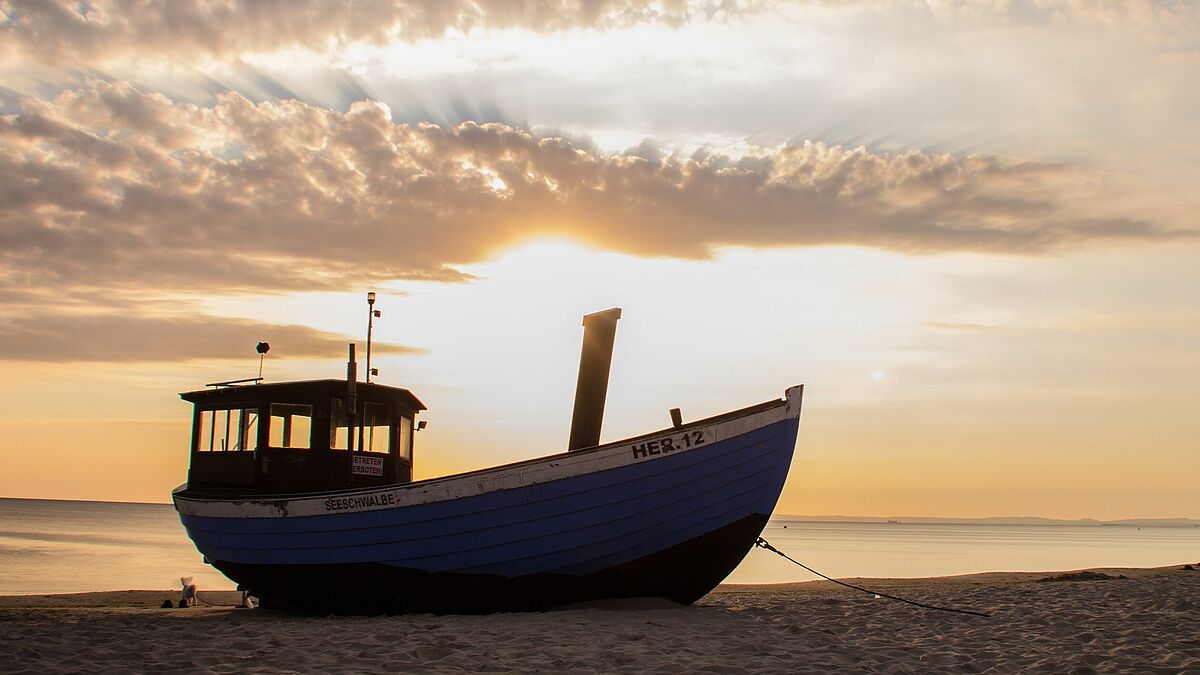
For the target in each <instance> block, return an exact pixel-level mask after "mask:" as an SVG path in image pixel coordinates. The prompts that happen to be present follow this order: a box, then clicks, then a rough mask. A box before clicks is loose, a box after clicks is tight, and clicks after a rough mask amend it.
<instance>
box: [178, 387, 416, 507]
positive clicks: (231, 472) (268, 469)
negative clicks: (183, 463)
mask: <svg viewBox="0 0 1200 675" xmlns="http://www.w3.org/2000/svg"><path fill="white" fill-rule="evenodd" d="M179 396H180V398H182V399H183V400H185V401H188V402H190V403H192V404H193V406H194V411H193V415H192V445H191V464H190V467H189V469H188V491H189V492H214V493H220V494H229V493H246V494H290V493H299V492H321V491H327V490H342V489H346V488H356V487H372V486H378V485H389V484H395V483H407V482H410V481H411V480H412V467H413V432H414V430H415V429H416V427H415V425H414V418H415V417H416V415H417V413H419V412H420V411H422V410H425V406H424V405H423V404H422V403H421V402H420V401H419V400H418V399H417V397H416V396H413V394H412V393H411V392H409V391H408V390H407V389H400V388H398V387H388V386H384V385H380V384H373V383H363V382H357V383H355V384H354V386H351V387H348V386H347V381H346V380H307V381H302V382H281V383H271V384H249V385H231V386H217V387H215V388H212V389H202V390H199V391H190V392H185V393H182V394H180V395H179Z"/></svg>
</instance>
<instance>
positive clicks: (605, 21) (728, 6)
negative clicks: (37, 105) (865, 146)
mask: <svg viewBox="0 0 1200 675" xmlns="http://www.w3.org/2000/svg"><path fill="white" fill-rule="evenodd" d="M758 4H761V3H759V2H755V1H754V0H748V1H741V2H730V1H728V0H725V1H716V0H655V1H645V0H349V1H348V2H325V1H324V0H290V1H288V2H256V1H254V0H228V1H226V2H219V3H214V2H207V1H206V0H149V1H146V2H137V3H133V2H119V1H113V0H107V1H106V0H93V1H92V2H87V3H78V2H73V1H71V0H5V2H3V3H0V11H3V15H2V21H0V42H2V43H4V44H6V45H7V46H6V47H5V48H0V57H2V56H3V54H4V50H5V49H7V50H8V52H9V56H10V58H24V59H32V60H36V61H40V62H44V63H57V64H65V63H71V62H79V61H83V62H88V63H91V64H93V65H94V64H95V63H96V62H97V61H111V60H114V59H121V58H130V57H137V56H147V55H152V56H155V57H156V58H162V57H164V56H167V57H173V58H175V59H180V60H188V59H195V58H196V57H197V56H209V57H217V58H221V57H229V56H236V55H238V54H244V53H262V52H271V51H276V50H281V49H289V48H300V49H310V50H314V51H323V50H324V49H326V48H328V47H334V46H339V45H344V44H347V43H353V42H370V43H384V42H387V41H389V40H392V39H397V38H399V39H408V40H414V39H419V38H431V37H438V36H441V35H443V34H444V33H445V32H446V31H448V30H452V29H458V30H470V29H472V28H476V27H484V28H509V27H522V28H528V29H531V30H536V31H555V30H564V29H569V28H576V27H594V28H609V27H620V26H628V25H632V24H635V23H642V22H663V23H666V24H669V25H678V24H680V23H683V22H685V21H688V20H691V19H692V18H695V17H701V18H712V17H720V16H729V15H733V14H737V13H741V12H743V11H746V10H747V8H748V7H751V6H755V5H758Z"/></svg>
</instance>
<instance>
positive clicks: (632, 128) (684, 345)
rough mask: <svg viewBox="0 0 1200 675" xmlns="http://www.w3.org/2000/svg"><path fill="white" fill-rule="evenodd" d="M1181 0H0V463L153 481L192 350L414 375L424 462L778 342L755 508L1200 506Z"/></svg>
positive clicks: (178, 439) (386, 377)
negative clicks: (349, 345)
mask: <svg viewBox="0 0 1200 675" xmlns="http://www.w3.org/2000/svg"><path fill="white" fill-rule="evenodd" d="M1197 81H1200V7H1198V6H1196V5H1194V4H1190V3H1170V2H1150V1H1146V2H1088V3H1082V2H1072V1H1070V0H1010V1H1004V0H996V1H989V2H982V1H981V2H963V3H944V2H922V1H919V0H909V1H904V2H867V1H865V0H864V1H862V2H857V1H853V0H847V1H845V2H789V3H775V2H745V3H715V2H690V1H686V0H668V1H667V2H654V3H644V2H638V1H636V0H610V1H602V2H579V1H571V0H566V1H563V0H558V1H551V0H546V1H538V0H526V1H524V2H516V3H513V2H491V1H489V0H470V1H466V0H464V1H455V2H424V1H422V0H408V1H406V2H396V3H388V2H350V3H336V4H335V3H324V2H316V1H315V0H314V1H312V2H296V3H290V4H288V5H286V7H285V6H283V5H271V4H260V3H253V2H240V1H236V0H235V1H233V2H228V3H222V4H220V5H215V4H211V3H205V2H201V1H200V0H195V1H190V0H184V1H177V2H151V3H149V4H148V5H147V6H145V7H141V8H140V9H138V10H136V11H135V10H133V9H131V6H130V5H128V4H126V3H120V2H92V3H82V4H80V3H74V2H69V3H68V2H62V3H56V2H22V1H18V0H0V298H2V299H3V304H2V305H0V359H2V360H3V364H0V367H2V368H3V372H4V377H3V387H2V388H0V496H10V497H46V498H68V499H110V500H132V501H166V500H167V499H168V493H169V490H170V489H171V488H172V487H173V486H174V485H176V484H177V483H179V482H181V481H182V480H183V479H184V476H185V472H186V459H187V458H186V448H185V443H186V439H187V437H188V425H189V423H190V416H189V406H188V405H187V404H184V403H182V402H181V401H179V399H178V397H177V393H178V392H180V391H185V390H191V389H197V388H200V387H201V386H202V385H203V383H205V382H211V381H215V380H223V379H233V378H237V377H246V376H250V375H253V374H255V373H256V372H257V366H258V361H257V355H256V354H255V353H254V345H255V343H256V342H257V341H259V340H267V341H269V342H270V343H271V345H272V351H271V353H270V356H269V358H268V362H267V376H268V378H270V379H274V380H281V379H291V378H305V377H339V376H341V375H342V374H343V373H344V362H343V361H344V353H345V343H346V342H347V341H351V340H354V341H357V342H359V343H360V344H361V343H362V342H363V335H362V334H363V332H364V329H365V325H364V324H365V318H366V317H365V316H364V314H365V310H366V307H365V302H364V301H363V293H364V292H365V291H366V290H368V289H372V290H375V291H377V292H378V293H379V298H380V299H379V304H378V307H379V308H380V309H381V310H382V311H383V316H382V317H381V318H380V319H379V320H378V322H377V325H376V330H375V337H376V340H377V345H376V346H377V349H378V351H377V353H376V354H377V355H376V357H375V361H376V362H375V363H373V365H378V367H379V368H380V369H381V371H382V372H381V376H380V378H379V380H380V381H382V382H385V383H389V384H396V385H399V386H405V387H408V388H410V389H412V390H413V391H414V393H416V394H417V395H418V396H419V397H420V398H421V399H422V400H423V401H424V402H425V403H426V404H427V405H428V406H429V408H430V410H429V411H428V412H427V413H425V414H424V415H423V418H424V419H427V420H428V421H429V423H430V426H429V428H428V429H427V430H425V431H423V432H421V434H419V435H418V436H417V443H418V446H417V462H418V464H417V475H418V477H431V476H435V475H441V474H444V473H449V472H455V471H460V470H466V469H473V468H479V467H484V466H489V465H493V464H500V463H505V462H509V461H514V460H517V459H524V458H529V457H534V456H538V455H542V454H547V453H550V452H557V451H560V450H562V449H563V448H564V446H565V442H566V437H567V432H568V427H569V419H570V408H571V404H572V400H573V390H574V385H575V373H576V367H577V364H578V357H579V343H580V338H581V332H582V328H581V327H580V321H579V320H580V317H581V316H582V315H583V314H585V313H588V312H592V311H596V310H600V309H604V308H607V307H612V306H620V307H622V308H624V315H623V318H622V320H621V322H620V324H619V326H618V331H617V344H616V353H615V357H614V366H613V373H612V379H611V381H610V386H609V396H608V408H607V414H606V419H605V427H604V429H605V430H604V436H603V437H604V439H606V440H612V439H616V438H619V437H621V436H624V435H628V434H634V433H640V432H642V431H644V430H646V429H647V428H659V427H661V426H663V425H665V423H666V421H667V419H668V418H667V410H668V409H669V408H672V407H680V408H682V409H683V412H684V415H685V417H691V418H697V417H700V416H706V415H710V414H716V413H719V412H723V411H725V410H729V409H733V408H737V407H741V406H744V405H749V404H751V403H756V402H759V401H762V400H766V399H768V398H773V397H777V396H780V395H782V393H783V390H784V388H786V387H787V386H789V385H792V384H796V383H801V382H803V383H805V384H806V386H807V388H806V392H805V411H804V416H803V418H802V423H801V433H800V441H799V444H798V447H797V452H796V459H795V462H794V463H793V466H792V471H791V474H790V477H789V480H788V484H787V486H786V488H785V490H784V493H783V496H782V498H781V501H780V505H779V508H778V512H780V513H791V514H808V515H824V514H842V515H877V516H887V515H895V516H905V515H907V516H966V517H975V516H1021V515H1036V516H1048V517H1063V518H1077V517H1096V518H1125V517H1192V518H1197V517H1200V500H1197V499H1196V497H1197V496H1198V492H1197V490H1196V488H1195V482H1196V481H1195V476H1197V475H1200V452H1198V451H1200V440H1198V439H1200V404H1198V403H1197V398H1196V396H1195V393H1194V390H1195V385H1194V383H1195V382H1196V381H1197V380H1198V379H1200V378H1198V376H1200V347H1198V346H1200V303H1197V298H1200V266H1198V265H1197V262H1198V261H1200V239H1198V238H1197V233H1198V232H1200V224H1198V223H1197V218H1196V216H1195V214H1196V213H1197V212H1200V188H1197V186H1198V185H1200V161H1198V160H1197V158H1198V157H1200V127H1197V125H1196V124H1195V121H1194V120H1195V111H1196V110H1197V109H1198V108H1200V89H1197V87H1196V86H1195V82H1197Z"/></svg>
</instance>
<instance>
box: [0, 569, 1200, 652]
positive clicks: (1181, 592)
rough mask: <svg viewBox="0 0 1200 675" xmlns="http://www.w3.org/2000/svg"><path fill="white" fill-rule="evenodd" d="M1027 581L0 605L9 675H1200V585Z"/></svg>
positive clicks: (1187, 576) (1187, 579)
mask: <svg viewBox="0 0 1200 675" xmlns="http://www.w3.org/2000/svg"><path fill="white" fill-rule="evenodd" d="M1026 577H1028V575H1026ZM1032 581H1033V579H1032V578H1015V575H1009V576H1008V577H1003V578H1002V577H1000V576H996V575H991V576H989V575H977V576H976V577H964V578H957V579H955V580H924V581H920V582H915V581H905V582H899V581H897V582H894V583H892V584H889V583H888V582H884V581H880V582H877V583H879V584H881V586H880V588H881V590H887V591H888V592H895V593H897V594H900V595H906V596H908V597H911V598H912V599H914V600H918V601H920V602H926V603H933V604H945V605H951V606H959V607H970V608H973V609H978V610H982V611H986V612H989V613H991V615H992V616H991V617H989V618H979V617H973V616H965V615H959V614H947V613H942V612H931V611H925V610H920V609H917V608H914V607H910V606H907V605H904V604H900V603H896V602H891V601H888V600H877V599H874V598H872V597H870V596H866V595H861V594H857V593H854V592H852V591H845V590H840V589H834V588H830V587H828V586H827V585H826V586H822V585H802V586H792V587H770V588H767V589H762V590H755V589H747V588H728V589H724V590H723V591H721V592H717V593H713V594H711V595H709V596H708V597H707V598H705V599H703V600H702V601H701V602H700V603H698V604H697V605H696V606H694V607H687V608H672V609H621V610H610V609H596V608H591V609H573V610H567V611H558V612H548V613H540V614H505V615H492V616H450V617H434V616H428V615H421V616H395V617H308V616H297V615H293V614H286V613H280V612H270V611H265V610H236V609H226V608H191V609H184V610H180V609H175V610H164V609H135V608H129V607H128V605H129V604H130V603H131V601H132V599H133V597H134V596H122V595H120V594H106V595H111V596H112V598H115V599H112V598H110V599H109V600H108V601H105V602H99V603H93V604H101V605H109V606H100V607H84V606H78V605H84V604H88V603H85V602H76V603H71V602H67V601H56V602H50V601H45V602H41V601H38V600H37V599H26V600H27V601H22V599H13V598H8V599H4V600H5V602H3V603H0V664H3V671H4V672H6V673H45V672H71V671H76V672H78V671H90V672H96V671H104V672H145V671H154V672H172V671H179V672H195V671H206V672H249V673H254V672H313V671H323V672H395V671H403V672H512V671H520V672H554V673H595V672H613V671H639V672H650V673H761V672H785V671H786V672H826V671H831V670H840V671H851V672H855V671H857V672H898V673H930V672H964V673H1011V672H1015V671H1022V672H1045V673H1094V672H1137V673H1187V672H1198V673H1200V632H1198V631H1197V628H1198V622H1197V612H1196V609H1197V605H1198V603H1197V598H1200V571H1196V572H1184V571H1181V570H1180V571H1171V572H1164V571H1160V572H1159V573H1157V574H1147V575H1137V574H1133V575H1132V576H1131V577H1130V578H1127V579H1107V580H1093V581H1062V582H1054V583H1031V582H1032ZM864 583H866V582H864ZM136 597H139V598H141V596H136ZM161 597H166V594H165V593H162V594H153V593H151V594H149V595H148V596H147V597H145V598H142V600H141V601H142V602H143V604H145V603H149V602H154V601H155V600H161ZM214 597H215V596H214ZM122 599H124V600H125V603H126V606H124V607H122V606H119V605H120V604H121V601H122ZM55 604H57V605H60V606H53V605H55ZM39 605H40V606H39ZM73 605H75V606H73ZM112 605H118V606H112Z"/></svg>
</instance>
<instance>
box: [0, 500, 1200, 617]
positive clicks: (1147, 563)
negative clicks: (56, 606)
mask: <svg viewBox="0 0 1200 675" xmlns="http://www.w3.org/2000/svg"><path fill="white" fill-rule="evenodd" d="M784 525H786V526H787V527H786V528H785V527H784ZM763 536H764V537H766V538H767V539H768V540H769V541H770V542H771V543H772V544H774V545H775V546H776V548H779V549H781V550H782V551H784V552H785V553H788V554H789V555H791V556H792V557H793V558H796V559H797V560H799V561H801V562H803V563H805V564H807V565H809V566H811V567H813V568H815V569H818V570H820V571H822V572H824V573H826V574H829V575H831V576H836V577H849V576H872V577H888V576H890V577H924V576H936V575H944V574H959V573H968V572H989V571H1040V570H1064V569H1077V568H1081V567H1099V566H1133V567H1153V566H1158V565H1171V564H1176V563H1184V562H1191V563H1195V562H1197V561H1200V527H1143V528H1142V529H1140V530H1139V529H1137V528H1135V527H1099V526H1090V527H1089V526H1074V525H1034V526H1028V525H910V524H903V525H887V524H874V523H803V522H795V521H784V520H773V521H772V522H771V523H770V524H769V525H768V526H767V530H766V531H765V532H764V533H763ZM181 576H191V577H195V581H196V584H197V586H198V587H199V588H200V589H201V590H205V589H208V590H217V589H231V588H233V586H234V585H233V583H232V582H230V581H229V580H228V579H225V578H224V577H222V576H221V575H220V574H218V573H216V572H215V571H214V570H213V569H212V568H210V567H208V566H207V565H204V564H203V563H202V562H201V561H200V554H199V553H197V552H196V549H195V548H193V547H192V543H191V542H190V541H189V540H188V538H187V536H186V535H185V534H184V532H183V528H182V527H180V525H179V518H178V517H177V516H176V515H175V511H174V509H173V508H172V507H171V506H170V505H160V504H114V503H107V502H59V501H42V500H25V499H0V595H13V594H26V593H68V592H76V591H102V590H124V589H167V588H177V587H178V584H179V577H181ZM812 578H814V577H812V575H810V574H809V573H808V572H805V571H803V570H801V569H799V568H797V567H794V566H792V565H791V563H788V562H787V561H785V560H783V559H781V558H778V557H776V556H774V555H772V554H770V553H767V552H765V551H761V550H754V551H752V552H751V553H750V555H749V556H748V557H747V558H746V560H745V562H743V563H742V565H741V567H739V568H738V569H737V570H736V571H734V573H733V574H732V575H730V577H729V579H728V580H727V581H729V582H731V583H771V582H782V581H802V580H808V579H812Z"/></svg>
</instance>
